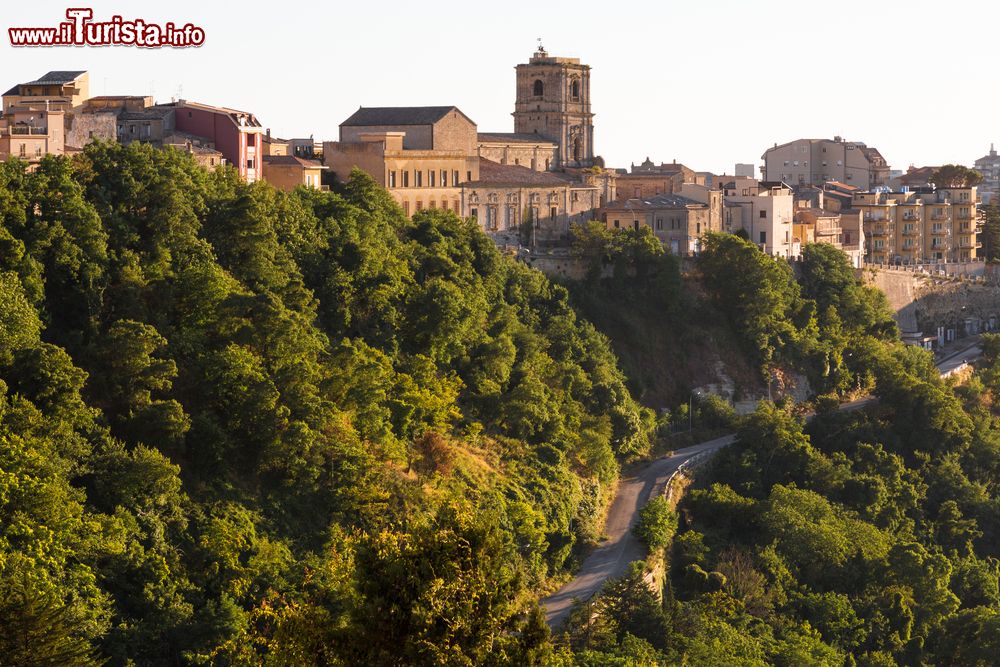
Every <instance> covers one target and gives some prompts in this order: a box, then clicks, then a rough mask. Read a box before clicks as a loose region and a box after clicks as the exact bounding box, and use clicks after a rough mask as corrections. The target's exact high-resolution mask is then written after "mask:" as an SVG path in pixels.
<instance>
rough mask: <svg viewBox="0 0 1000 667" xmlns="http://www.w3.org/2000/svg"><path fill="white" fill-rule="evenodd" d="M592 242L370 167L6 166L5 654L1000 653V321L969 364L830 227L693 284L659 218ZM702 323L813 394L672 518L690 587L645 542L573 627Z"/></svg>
mask: <svg viewBox="0 0 1000 667" xmlns="http://www.w3.org/2000/svg"><path fill="white" fill-rule="evenodd" d="M577 244H578V249H579V250H580V251H581V255H582V256H587V257H591V258H593V260H594V262H595V264H594V271H592V272H591V275H590V276H589V277H588V278H587V279H586V280H584V281H582V282H580V283H578V284H569V285H567V286H560V285H556V284H553V283H551V282H550V281H549V280H547V279H546V278H545V277H544V276H543V275H542V274H540V273H538V272H536V271H533V270H531V269H528V268H526V267H525V266H523V265H522V264H519V263H517V262H515V261H514V260H513V259H511V258H509V257H507V256H504V255H502V254H501V253H500V252H499V251H498V250H497V249H496V248H495V247H494V245H493V244H492V242H491V241H490V240H489V239H488V238H486V237H485V236H484V235H483V234H482V233H481V232H480V231H479V230H478V228H477V227H476V225H475V224H474V223H472V222H469V221H462V220H459V219H458V218H456V217H455V216H454V215H453V214H451V213H449V212H443V211H423V212H420V213H418V214H417V215H416V216H414V218H413V219H412V220H408V219H406V217H405V216H404V215H403V214H402V212H401V211H400V210H399V208H398V207H397V206H396V205H395V204H394V203H393V202H392V200H391V198H390V197H389V195H388V193H386V192H385V191H384V190H382V189H380V188H379V187H377V186H376V185H375V184H374V183H373V182H372V181H371V179H369V178H368V177H366V176H365V175H364V174H362V173H360V172H358V173H355V174H354V176H353V178H352V179H351V181H350V182H349V183H348V184H346V185H344V186H343V187H341V188H339V189H338V191H337V192H332V193H331V192H320V191H315V190H305V189H302V190H298V191H296V192H293V193H289V194H286V193H281V192H278V191H276V190H274V189H273V188H271V187H270V186H268V185H266V184H263V183H257V184H252V185H248V184H245V183H243V182H241V181H240V180H239V179H238V178H237V176H236V175H235V174H234V173H233V172H232V170H225V169H221V170H219V171H216V172H207V171H204V170H202V169H201V168H199V167H197V166H196V165H195V163H194V162H193V161H192V160H191V159H190V158H189V157H188V156H186V155H184V154H182V153H180V152H175V151H169V150H168V151H156V150H153V149H151V148H149V147H145V146H141V145H139V144H133V145H131V146H129V147H121V146H117V145H104V144H93V145H90V146H88V147H87V148H86V149H85V151H84V152H83V154H82V155H79V156H77V157H74V158H72V159H67V158H62V157H60V158H54V157H49V158H45V159H44V160H43V162H42V163H41V165H40V167H39V168H38V170H37V171H35V172H32V173H29V172H28V171H27V170H26V165H24V164H23V163H20V162H18V161H16V160H14V161H10V162H7V163H4V164H0V664H4V665H7V664H9V665H52V666H55V665H60V666H61V665H97V664H108V665H129V664H132V665H178V664H201V665H288V666H292V665H296V666H297V665H491V664H494V665H561V666H567V667H568V666H570V665H594V666H597V665H602V666H603V665H615V664H618V665H654V664H664V665H669V664H684V665H692V666H693V665H705V666H708V665H713V666H714V665H720V664H726V665H765V664H779V665H788V666H792V665H796V666H797V665H812V664H823V665H836V666H838V667H839V666H840V665H894V664H901V665H924V664H928V665H929V664H940V665H989V664H993V662H991V660H993V659H994V657H995V656H996V655H997V654H1000V645H998V642H1000V591H998V583H997V582H998V578H1000V561H998V560H997V559H998V557H1000V432H998V426H997V422H996V416H997V415H998V414H1000V399H997V398H995V397H997V396H1000V339H993V338H990V339H987V340H986V343H985V347H986V352H987V354H986V357H985V359H984V361H983V363H982V365H981V368H980V370H979V371H978V372H977V374H976V376H975V377H973V378H972V379H970V380H969V381H967V382H965V383H964V384H962V385H961V386H953V385H951V384H946V383H943V382H942V381H940V380H939V379H938V378H937V376H936V373H935V371H934V368H933V365H932V363H931V361H930V358H929V356H928V355H926V354H925V353H923V352H922V351H918V350H914V349H910V348H905V347H903V346H902V345H901V344H900V343H899V341H898V337H897V334H896V330H895V327H894V325H893V323H892V320H891V318H890V317H889V312H888V309H887V308H886V305H885V300H884V297H883V296H882V295H881V294H880V293H878V292H876V291H874V290H872V289H870V288H866V287H863V286H862V285H860V284H859V283H858V281H857V280H856V279H855V277H854V275H853V272H852V271H851V269H850V267H849V266H848V265H847V262H846V258H845V257H844V256H843V255H842V253H840V252H839V251H837V250H835V249H833V248H831V247H829V246H809V247H808V248H807V250H806V253H805V256H804V258H803V261H802V263H801V265H800V266H799V267H798V268H799V270H798V271H797V272H795V273H793V271H792V269H791V268H790V267H789V265H788V264H787V263H785V262H782V261H777V260H774V259H772V258H769V257H767V256H765V255H763V254H762V253H760V252H759V251H758V250H757V249H756V248H755V247H754V246H752V245H751V244H749V243H746V242H745V241H743V240H741V239H739V238H738V237H735V236H728V235H711V236H709V237H708V238H707V239H706V241H705V248H704V252H703V253H702V254H701V255H700V257H699V258H698V261H697V264H696V266H695V269H694V271H693V272H692V273H691V274H689V275H685V276H682V275H681V273H680V270H679V266H678V264H677V263H676V261H675V260H674V259H673V258H671V257H669V255H667V254H665V253H664V251H663V248H662V246H660V244H659V243H658V242H656V241H655V239H653V238H652V236H651V235H650V234H649V233H648V231H639V232H634V231H623V232H620V233H618V234H611V233H609V232H607V231H606V230H601V229H600V228H599V226H587V227H585V228H583V229H582V230H581V232H580V234H579V235H578V238H577ZM608 265H610V266H611V267H612V270H611V272H610V275H608V276H607V277H602V276H601V273H602V267H604V266H608ZM577 309H578V310H579V312H581V313H582V316H580V315H578V314H577V312H578V310H577ZM590 321H593V322H594V325H591V324H590V323H589V322H590ZM654 329H655V330H664V331H667V330H669V331H672V332H673V333H674V337H669V338H668V337H663V338H658V339H657V340H656V341H653V342H650V343H649V345H648V346H647V347H645V348H644V347H642V344H641V339H642V335H641V333H642V332H643V331H649V330H654ZM706 331H707V332H709V334H708V335H710V336H715V337H717V339H715V340H712V341H711V344H712V345H716V346H718V347H720V348H725V350H724V353H723V358H724V359H726V362H727V363H731V364H732V365H733V367H734V368H738V369H739V370H738V373H743V374H745V375H747V376H748V377H756V378H758V379H760V378H764V377H765V376H766V375H767V373H769V372H770V369H772V368H775V367H779V366H780V367H786V368H789V369H793V370H795V371H797V372H801V373H803V374H805V375H806V376H808V378H809V380H810V384H811V386H812V387H813V388H814V389H815V390H816V391H817V392H818V393H819V394H821V397H820V399H819V400H818V401H817V406H818V408H819V416H817V417H816V418H815V419H813V420H812V421H810V422H809V423H808V424H807V423H805V422H804V421H803V420H802V418H801V417H799V416H796V415H795V414H794V413H793V411H792V410H791V408H790V406H775V405H771V404H764V405H762V406H761V407H760V409H759V410H758V411H757V412H756V413H755V414H754V415H752V416H751V417H749V418H747V419H745V420H744V421H743V422H741V426H740V432H739V440H738V442H737V444H735V445H733V446H732V447H730V448H729V449H727V450H725V451H724V452H723V453H721V454H720V455H719V456H718V457H717V459H716V460H715V462H714V463H713V464H712V465H711V466H710V467H708V468H706V469H704V470H703V471H701V472H700V473H699V474H698V476H697V478H696V481H695V484H694V486H693V488H692V489H691V490H690V491H689V493H688V494H687V497H686V499H685V500H684V501H683V503H682V504H681V506H680V507H679V510H678V511H677V512H675V511H674V510H673V509H671V508H670V507H669V505H667V504H666V503H664V502H661V501H657V502H654V503H651V504H650V505H649V507H648V509H647V510H646V511H644V513H643V517H642V521H641V522H640V524H639V527H638V529H637V530H638V533H639V534H640V535H641V536H642V537H643V539H645V540H646V541H647V543H649V544H650V545H651V547H652V549H651V553H652V558H651V560H653V559H656V558H660V559H661V562H663V563H665V564H666V568H667V571H668V576H667V577H666V583H665V585H664V595H663V598H662V601H661V600H660V599H659V598H658V597H657V596H656V595H654V593H653V592H652V591H651V590H650V589H649V588H648V586H647V585H646V584H645V583H644V581H643V579H642V575H643V574H644V570H643V568H644V565H643V564H641V563H640V564H637V565H636V567H635V568H634V570H633V572H632V573H631V574H630V575H629V576H627V577H625V578H623V579H621V580H617V581H613V582H611V583H610V584H609V586H608V587H607V588H606V590H605V592H604V594H603V595H602V596H601V597H600V598H598V599H597V600H595V601H593V602H592V603H591V604H590V605H587V606H585V607H582V608H581V609H580V611H579V613H578V614H577V615H576V617H575V619H574V621H573V622H572V623H571V624H570V626H569V627H568V628H567V631H566V633H564V634H563V633H560V635H559V636H557V637H555V638H550V636H549V631H548V629H547V628H546V627H545V624H544V620H543V618H542V616H541V613H540V610H539V609H538V606H537V600H538V597H539V595H540V594H541V593H542V591H544V590H545V589H546V587H551V586H552V585H553V584H554V583H557V582H558V581H559V580H560V578H565V577H566V576H567V573H568V572H570V571H571V570H572V569H573V567H574V566H575V564H576V563H577V562H578V561H579V559H580V557H581V556H582V555H583V554H584V553H585V552H586V549H587V547H588V546H589V545H592V544H594V543H596V542H599V541H600V538H601V535H600V532H601V527H602V522H603V512H604V511H605V508H606V506H607V503H608V500H609V499H610V495H611V493H612V492H613V489H614V485H615V483H616V480H617V478H618V476H619V474H620V469H621V466H622V465H623V464H626V463H628V462H630V461H633V460H636V459H640V458H641V457H643V456H644V455H646V454H647V453H648V452H649V451H650V450H651V448H652V445H653V444H654V442H653V441H654V438H655V435H656V432H657V428H658V426H662V425H663V424H662V420H661V421H660V422H659V423H658V421H657V419H656V418H655V417H654V413H653V411H652V410H650V409H649V408H646V407H642V406H641V405H640V404H639V403H638V402H637V401H636V400H634V399H633V394H632V393H630V391H629V387H630V386H631V387H633V388H634V389H635V395H643V396H645V397H647V398H649V397H653V398H656V397H658V396H670V395H672V394H671V392H677V391H679V388H680V390H683V391H686V390H687V388H686V387H685V383H687V382H689V376H688V375H686V373H687V371H685V370H683V369H678V370H677V375H679V376H680V377H679V379H678V378H670V377H667V378H662V377H658V376H659V375H663V374H666V375H670V374H671V373H673V365H674V364H678V365H679V364H681V363H682V362H684V361H685V359H686V357H688V356H691V354H692V353H691V350H695V349H698V348H699V346H704V345H705V340H704V337H705V336H706V333H705V332H706ZM602 332H603V333H602ZM605 333H606V334H607V336H606V335H605ZM608 336H610V337H611V338H612V339H613V343H614V345H615V346H616V349H617V350H618V351H619V353H621V354H622V357H624V358H625V363H624V364H623V367H624V369H626V370H627V372H628V373H629V375H630V377H629V378H628V379H626V375H625V374H624V373H623V372H622V371H621V370H619V362H618V360H617V357H616V355H615V354H614V353H613V352H612V341H611V340H609V338H608ZM664 351H666V352H665V354H661V353H663V352H664ZM654 357H657V358H658V359H659V360H658V362H657V365H655V366H654V367H653V368H652V370H651V369H650V368H649V365H650V364H648V363H647V361H648V360H649V359H651V358H654ZM858 391H860V392H864V391H871V392H873V393H874V394H875V395H877V396H878V397H879V403H878V404H877V405H876V406H874V407H872V408H869V409H867V410H865V411H862V412H856V413H841V412H838V411H836V410H835V409H834V408H835V406H836V403H837V399H838V397H839V396H842V395H844V394H846V393H849V392H858ZM648 403H649V404H651V405H652V406H654V407H656V402H655V400H652V399H651V400H649V401H648ZM595 612H596V613H595Z"/></svg>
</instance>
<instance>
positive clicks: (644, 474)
mask: <svg viewBox="0 0 1000 667" xmlns="http://www.w3.org/2000/svg"><path fill="white" fill-rule="evenodd" d="M980 354H982V350H981V349H980V346H979V345H978V339H977V342H976V343H973V344H972V345H970V346H969V347H967V348H965V349H963V350H958V351H955V352H952V353H951V354H950V355H948V356H946V357H945V358H944V359H941V360H938V361H937V368H938V370H939V371H940V372H941V375H942V377H946V376H948V375H950V374H951V373H953V372H955V371H956V370H958V369H959V368H960V367H962V366H964V365H965V364H966V362H967V360H972V359H975V358H977V357H978V356H979V355H980ZM874 401H875V399H874V398H864V399H860V400H857V401H852V402H850V403H844V404H842V405H841V406H840V409H841V410H845V411H853V410H859V409H861V408H863V407H866V406H867V405H869V404H871V403H873V402H874ZM735 440H736V434H730V435H725V436H723V437H721V438H716V439H715V440H708V441H706V442H702V443H699V444H697V445H692V446H690V447H685V448H684V449H678V450H677V451H675V452H674V453H673V454H671V455H670V456H665V457H663V458H660V459H656V460H655V461H652V462H651V463H649V464H647V465H646V466H645V467H643V468H642V469H640V470H639V471H638V472H637V473H636V474H634V475H633V476H631V477H626V478H623V479H622V480H621V481H620V482H619V483H618V492H617V494H616V495H615V499H614V500H613V501H612V502H611V507H610V508H609V509H608V517H607V521H606V523H605V526H604V534H605V535H606V536H607V538H608V539H607V540H606V541H605V542H604V543H603V544H601V546H599V547H597V548H596V549H594V550H593V551H592V552H591V553H590V555H589V556H587V559H586V560H584V561H583V565H582V566H581V567H580V572H579V573H578V574H577V575H576V577H574V578H573V579H572V580H571V581H569V582H568V583H567V584H566V585H565V586H563V587H562V588H560V589H559V590H558V591H556V592H555V593H553V594H552V595H550V596H549V597H547V598H545V599H543V600H542V606H543V607H544V608H545V620H546V621H547V622H548V624H549V627H550V628H553V629H555V628H557V627H559V626H560V625H562V624H563V622H564V621H565V620H566V618H567V617H568V616H569V612H570V610H571V609H572V608H573V604H574V603H575V602H578V601H583V600H588V599H590V597H591V596H593V595H594V594H595V593H597V592H598V591H600V590H601V587H602V586H604V582H605V581H607V580H608V579H614V578H616V577H620V576H622V575H624V574H625V571H626V570H627V569H628V566H629V563H631V562H632V561H636V560H641V559H643V558H645V557H646V547H645V545H643V544H642V542H640V541H639V539H638V538H636V537H635V535H633V534H632V526H633V525H634V524H635V522H636V521H637V520H638V518H639V510H641V509H642V507H643V506H644V505H645V504H646V503H647V502H649V499H650V498H651V497H653V494H654V493H656V494H661V493H663V491H664V487H665V485H666V482H667V479H668V478H669V477H670V475H672V474H673V473H674V472H675V471H676V470H677V468H678V467H680V466H681V464H683V463H685V462H686V461H689V460H691V459H692V458H694V457H695V456H696V455H698V454H702V453H705V452H714V451H717V450H719V449H721V448H722V447H725V446H726V445H729V444H731V443H733V442H734V441H735Z"/></svg>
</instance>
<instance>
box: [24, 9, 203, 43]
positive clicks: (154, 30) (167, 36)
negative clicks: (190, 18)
mask: <svg viewBox="0 0 1000 667" xmlns="http://www.w3.org/2000/svg"><path fill="white" fill-rule="evenodd" d="M93 16H94V12H93V10H91V9H89V8H75V9H74V8H71V9H67V10H66V18H68V19H69V21H63V22H62V23H60V24H59V25H58V26H56V27H55V28H8V29H7V34H9V35H10V45H11V46H141V47H145V48H150V49H156V48H160V47H164V46H168V47H174V48H185V47H189V46H201V45H202V44H204V43H205V31H204V30H202V29H201V28H199V27H198V26H196V25H192V24H190V23H187V24H185V25H183V26H180V25H177V24H174V23H165V24H163V25H159V24H157V23H147V22H146V21H144V20H142V19H134V20H131V21H126V20H125V19H123V18H122V17H121V16H112V17H111V20H109V21H92V20H91V19H92V18H93Z"/></svg>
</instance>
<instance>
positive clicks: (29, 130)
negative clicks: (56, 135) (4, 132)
mask: <svg viewBox="0 0 1000 667" xmlns="http://www.w3.org/2000/svg"><path fill="white" fill-rule="evenodd" d="M10 133H11V134H13V135H22V136H23V135H37V136H42V137H44V136H45V135H47V134H48V133H49V128H47V127H30V126H28V125H14V126H13V127H11V128H10Z"/></svg>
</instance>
